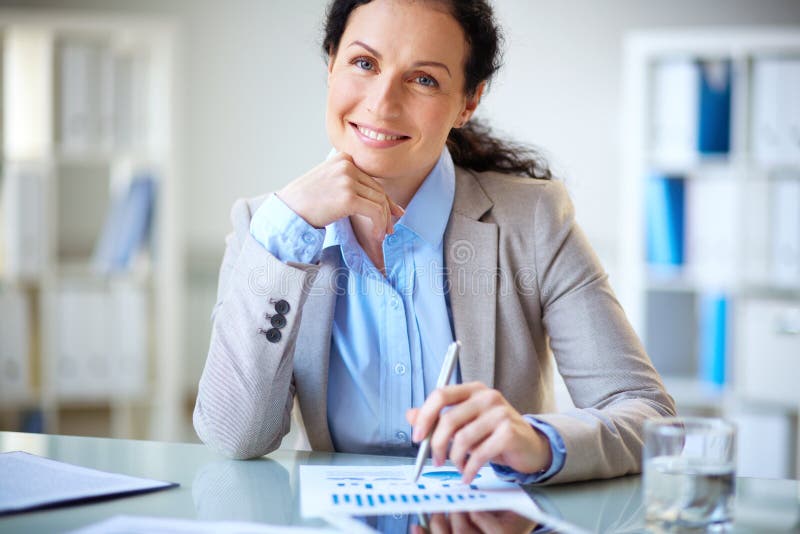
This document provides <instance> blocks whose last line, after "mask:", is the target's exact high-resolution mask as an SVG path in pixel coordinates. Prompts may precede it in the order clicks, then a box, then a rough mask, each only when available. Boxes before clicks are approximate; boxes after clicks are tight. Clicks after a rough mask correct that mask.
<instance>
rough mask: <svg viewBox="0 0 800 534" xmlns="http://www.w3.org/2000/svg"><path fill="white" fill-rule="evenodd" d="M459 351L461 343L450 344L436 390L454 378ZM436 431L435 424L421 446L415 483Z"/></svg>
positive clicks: (418, 453) (415, 469) (415, 466)
mask: <svg viewBox="0 0 800 534" xmlns="http://www.w3.org/2000/svg"><path fill="white" fill-rule="evenodd" d="M459 350H461V342H460V341H453V342H452V343H450V346H449V347H447V354H445V355H444V362H442V370H441V371H439V380H437V382H436V389H439V388H440V387H444V386H445V385H446V384H447V383H448V382H450V377H451V376H453V370H454V369H455V368H456V362H457V361H458V351H459ZM435 429H436V425H435V424H434V426H433V428H431V431H430V432H428V435H427V436H425V439H423V440H422V443H420V445H419V452H417V463H416V464H414V482H416V481H417V480H418V479H419V474H420V473H422V466H423V465H425V460H427V459H428V455H429V454H430V452H431V435H432V434H433V431H434V430H435Z"/></svg>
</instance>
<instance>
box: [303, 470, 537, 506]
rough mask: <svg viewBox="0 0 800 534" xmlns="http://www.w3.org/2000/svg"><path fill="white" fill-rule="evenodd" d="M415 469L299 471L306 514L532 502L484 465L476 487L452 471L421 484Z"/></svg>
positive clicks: (427, 476) (429, 475)
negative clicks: (414, 471)
mask: <svg viewBox="0 0 800 534" xmlns="http://www.w3.org/2000/svg"><path fill="white" fill-rule="evenodd" d="M412 468H413V466H399V467H398V466H375V467H368V466H317V465H304V466H301V467H300V492H301V509H302V513H303V516H305V517H314V516H320V515H325V514H331V513H334V514H336V513H339V514H364V515H372V514H382V513H405V512H427V511H430V512H433V511H441V512H445V511H452V510H498V509H514V510H521V509H524V508H525V507H529V506H530V505H531V502H532V501H531V499H530V498H529V497H528V495H527V494H526V493H525V492H524V491H523V490H522V489H521V488H520V487H519V486H518V485H516V484H513V483H511V482H505V481H503V480H500V479H499V478H498V477H497V476H496V475H495V474H494V470H493V469H492V468H491V467H484V468H482V469H481V470H480V471H479V472H478V475H477V476H476V477H475V479H474V480H473V481H472V483H471V484H464V483H463V482H462V481H461V474H460V473H459V472H458V471H456V470H455V469H453V468H452V467H449V468H448V467H439V468H435V467H428V468H426V469H425V470H423V472H422V475H421V476H420V477H419V480H418V481H417V482H413V481H412Z"/></svg>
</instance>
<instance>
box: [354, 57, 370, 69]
mask: <svg viewBox="0 0 800 534" xmlns="http://www.w3.org/2000/svg"><path fill="white" fill-rule="evenodd" d="M353 63H354V64H355V66H356V67H358V68H359V69H363V70H372V67H373V65H372V61H370V60H368V59H364V58H358V59H356V60H355V61H353Z"/></svg>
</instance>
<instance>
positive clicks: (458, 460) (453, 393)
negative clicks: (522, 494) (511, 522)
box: [406, 382, 552, 484]
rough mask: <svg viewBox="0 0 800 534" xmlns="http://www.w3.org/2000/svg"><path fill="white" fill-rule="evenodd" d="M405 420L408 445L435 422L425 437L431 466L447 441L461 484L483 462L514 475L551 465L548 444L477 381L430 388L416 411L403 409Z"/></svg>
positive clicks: (440, 456)
mask: <svg viewBox="0 0 800 534" xmlns="http://www.w3.org/2000/svg"><path fill="white" fill-rule="evenodd" d="M445 407H449V409H448V410H446V411H445V412H443V413H442V409H443V408H445ZM406 419H407V420H408V422H409V423H410V424H411V426H413V427H414V435H413V440H414V442H420V441H422V440H423V439H424V438H425V436H426V435H427V434H428V432H430V429H431V428H432V427H433V425H434V424H436V421H437V419H438V420H439V422H438V424H436V430H434V432H433V435H432V436H431V454H432V456H433V463H434V465H437V466H438V465H442V464H443V463H444V461H445V460H446V459H447V448H448V445H449V444H450V442H451V441H452V447H451V448H450V460H451V461H452V462H453V464H455V466H456V467H457V468H458V470H459V471H461V474H462V479H463V481H464V482H465V483H467V484H468V483H470V482H471V481H472V479H473V478H474V477H475V474H476V473H477V472H478V470H479V469H480V468H481V466H483V465H484V464H485V463H486V462H490V461H491V462H494V463H498V464H502V465H507V466H509V467H511V468H512V469H514V470H516V471H518V472H520V473H535V472H537V471H541V470H543V469H546V468H548V467H549V466H550V463H551V462H552V453H551V451H550V442H549V441H548V439H547V438H546V437H545V436H544V435H543V434H541V433H540V432H539V431H537V430H535V429H534V428H533V427H532V426H531V424H530V423H528V421H526V420H525V419H523V418H522V415H520V413H519V412H518V411H516V410H515V409H514V408H513V407H512V406H511V405H510V404H509V403H508V401H507V400H506V399H505V398H504V397H503V395H502V394H501V393H500V392H499V391H497V390H495V389H489V388H488V387H486V386H485V385H483V384H481V383H480V382H470V383H469V384H459V385H455V386H445V387H443V388H439V389H436V390H434V391H433V393H431V394H430V396H429V397H428V399H427V400H426V401H425V403H424V404H423V405H422V407H421V408H412V409H410V410H408V412H406Z"/></svg>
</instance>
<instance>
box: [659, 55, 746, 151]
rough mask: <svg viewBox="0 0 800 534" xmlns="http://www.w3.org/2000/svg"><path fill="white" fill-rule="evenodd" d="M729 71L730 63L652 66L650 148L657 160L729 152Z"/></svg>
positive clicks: (675, 61) (671, 62)
mask: <svg viewBox="0 0 800 534" xmlns="http://www.w3.org/2000/svg"><path fill="white" fill-rule="evenodd" d="M732 71H733V67H732V63H731V61H730V60H715V61H700V60H693V59H672V60H666V61H661V62H659V63H658V64H656V66H655V72H654V75H653V83H654V87H653V99H654V109H653V130H652V142H653V152H654V154H655V155H656V156H657V158H658V159H660V160H662V161H669V162H685V161H691V160H693V159H695V157H696V156H697V155H698V154H699V155H701V156H703V155H717V154H727V153H728V152H729V151H730V135H731V87H732V78H733V74H732Z"/></svg>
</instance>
